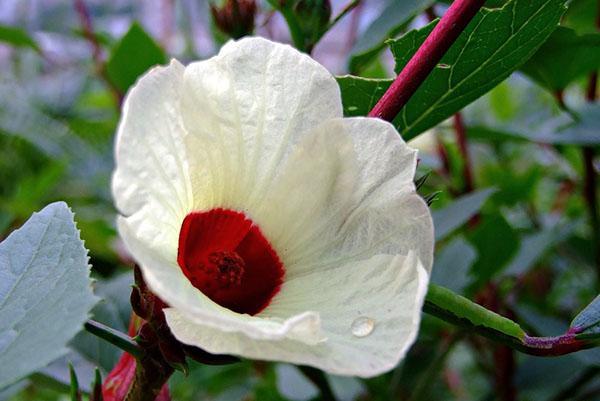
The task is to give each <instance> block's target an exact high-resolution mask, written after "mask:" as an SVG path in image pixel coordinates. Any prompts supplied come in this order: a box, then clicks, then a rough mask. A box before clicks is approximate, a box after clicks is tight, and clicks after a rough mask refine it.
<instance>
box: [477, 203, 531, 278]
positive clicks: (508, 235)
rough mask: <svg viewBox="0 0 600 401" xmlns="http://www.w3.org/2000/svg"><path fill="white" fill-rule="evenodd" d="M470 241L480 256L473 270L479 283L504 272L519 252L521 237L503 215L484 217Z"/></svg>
mask: <svg viewBox="0 0 600 401" xmlns="http://www.w3.org/2000/svg"><path fill="white" fill-rule="evenodd" d="M468 239H469V241H470V242H471V244H473V245H474V246H475V248H476V249H477V253H478V255H479V258H478V259H477V261H476V262H475V264H473V266H472V268H471V272H472V273H473V275H474V276H475V277H476V278H477V281H478V283H483V282H485V281H487V280H489V279H490V278H492V277H493V276H494V275H495V274H497V273H498V272H499V271H500V270H502V268H503V267H504V266H506V264H507V263H508V262H510V260H511V259H512V258H513V257H514V255H515V254H516V253H517V251H518V250H519V236H518V235H517V233H516V232H515V230H514V229H513V228H512V227H511V225H510V224H508V222H507V221H506V219H505V218H504V217H503V216H502V215H501V214H495V215H492V216H486V217H484V218H483V221H482V222H480V223H479V224H478V225H477V227H475V229H474V230H472V231H471V232H470V233H469V236H468Z"/></svg>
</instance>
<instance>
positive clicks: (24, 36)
mask: <svg viewBox="0 0 600 401" xmlns="http://www.w3.org/2000/svg"><path fill="white" fill-rule="evenodd" d="M0 42H4V43H8V44H9V45H13V46H16V47H29V48H31V49H33V50H35V51H37V52H40V51H41V50H40V47H39V46H38V44H37V42H36V41H35V40H34V39H33V38H32V37H31V36H29V34H28V33H27V32H26V31H24V30H23V29H21V28H17V27H14V26H8V25H0Z"/></svg>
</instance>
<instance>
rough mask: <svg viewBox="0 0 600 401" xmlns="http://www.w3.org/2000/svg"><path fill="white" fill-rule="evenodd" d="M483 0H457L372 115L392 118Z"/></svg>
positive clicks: (386, 118) (454, 39)
mask: <svg viewBox="0 0 600 401" xmlns="http://www.w3.org/2000/svg"><path fill="white" fill-rule="evenodd" d="M484 3H485V0H455V1H454V2H453V3H452V5H451V6H450V8H449V9H448V11H447V12H446V14H445V15H444V16H443V17H442V19H441V20H440V22H439V23H438V24H437V25H436V26H435V28H434V29H433V31H432V32H431V34H429V36H428V37H427V39H425V42H423V44H422V45H421V47H419V49H418V50H417V52H416V53H415V54H414V55H413V57H412V58H411V59H410V61H409V62H408V64H406V66H405V67H404V69H403V70H402V71H401V72H400V74H398V76H397V77H396V79H395V80H394V82H393V83H392V85H391V86H390V87H389V89H388V90H387V91H386V92H385V93H384V94H383V96H382V97H381V99H379V101H378V102H377V104H376V105H375V107H373V110H371V112H370V113H369V116H370V117H378V118H381V119H383V120H387V121H392V120H393V119H394V118H395V117H396V115H397V114H398V113H399V112H400V110H401V109H402V107H404V105H406V103H407V102H408V100H409V99H410V98H411V96H412V95H413V94H414V93H415V92H416V90H417V89H418V88H419V86H421V84H422V83H423V81H425V79H426V78H427V76H428V75H429V73H430V72H431V71H432V70H433V69H434V68H435V66H436V65H437V64H438V63H439V61H440V60H441V59H442V57H443V56H444V54H446V52H447V51H448V49H449V48H450V46H452V44H453V43H454V42H455V41H456V39H457V38H458V36H459V35H460V34H461V33H462V31H463V30H464V29H465V28H466V27H467V25H468V24H469V22H471V20H472V19H473V17H475V15H476V14H477V11H479V9H480V8H481V7H482V6H483V4H484Z"/></svg>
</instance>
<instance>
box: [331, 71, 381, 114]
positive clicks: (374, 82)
mask: <svg viewBox="0 0 600 401" xmlns="http://www.w3.org/2000/svg"><path fill="white" fill-rule="evenodd" d="M336 79H337V81H338V84H339V85H340V90H341V92H342V104H343V106H344V115H345V116H346V117H352V116H366V115H367V114H369V111H371V109H372V108H373V106H375V103H377V101H378V100H379V98H380V97H381V96H382V95H383V94H384V93H385V91H386V90H387V88H389V87H390V85H391V84H392V80H390V79H368V78H361V77H355V76H352V75H344V76H341V77H337V78H336Z"/></svg>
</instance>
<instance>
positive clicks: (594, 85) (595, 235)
mask: <svg viewBox="0 0 600 401" xmlns="http://www.w3.org/2000/svg"><path fill="white" fill-rule="evenodd" d="M598 7H600V0H599V1H598ZM596 28H597V30H598V31H600V10H599V11H598V14H597V15H596ZM597 97H598V72H597V71H595V72H593V73H592V74H590V77H589V79H588V86H587V91H586V100H587V101H588V102H589V103H594V102H595V101H596V99H597ZM582 156H583V169H584V183H583V195H584V197H585V201H586V203H587V207H588V211H589V214H590V224H591V226H592V244H593V251H594V261H595V264H596V274H597V281H596V283H597V286H599V287H600V215H599V214H598V194H597V192H596V191H597V190H596V188H597V185H598V181H597V179H596V169H595V168H594V156H595V151H594V148H593V147H592V146H584V147H583V148H582Z"/></svg>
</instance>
